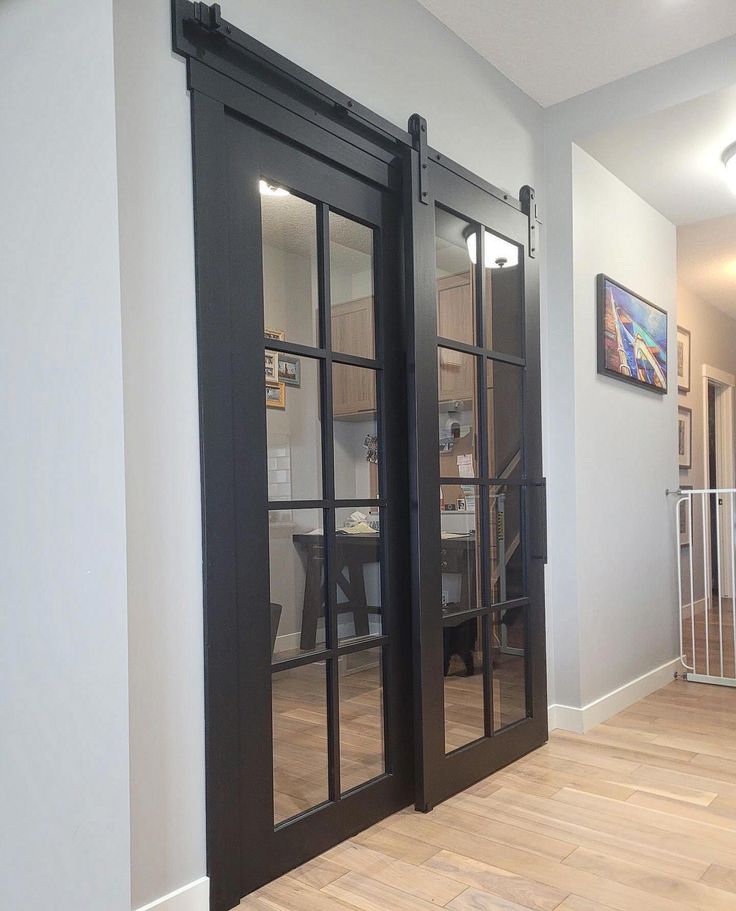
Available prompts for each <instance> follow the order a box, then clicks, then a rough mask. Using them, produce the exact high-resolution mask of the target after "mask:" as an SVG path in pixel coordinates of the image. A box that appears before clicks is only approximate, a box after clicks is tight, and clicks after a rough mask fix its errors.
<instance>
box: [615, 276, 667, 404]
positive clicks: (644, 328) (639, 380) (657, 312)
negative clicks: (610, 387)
mask: <svg viewBox="0 0 736 911" xmlns="http://www.w3.org/2000/svg"><path fill="white" fill-rule="evenodd" d="M598 373H600V374H603V375H604V376H610V377H613V378H614V379H617V380H621V381H622V382H624V383H630V384H631V385H633V386H640V387H642V388H643V389H648V390H650V391H651V392H657V393H659V394H660V395H664V394H665V393H666V392H667V313H666V311H665V310H662V308H661V307H657V306H656V305H655V304H653V303H651V302H650V301H648V300H645V299H644V298H643V297H640V296H639V295H638V294H636V293H635V292H633V291H630V290H629V289H628V288H625V287H624V286H623V285H620V284H619V283H618V282H615V281H613V279H611V278H609V277H608V276H607V275H603V274H601V275H599V276H598Z"/></svg>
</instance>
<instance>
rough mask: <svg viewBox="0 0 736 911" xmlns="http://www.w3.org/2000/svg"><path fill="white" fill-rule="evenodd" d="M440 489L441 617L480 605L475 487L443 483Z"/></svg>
mask: <svg viewBox="0 0 736 911" xmlns="http://www.w3.org/2000/svg"><path fill="white" fill-rule="evenodd" d="M441 489H442V496H443V498H445V499H443V500H441V501H440V527H441V530H442V541H441V542H440V561H441V567H442V616H443V617H449V616H451V615H452V614H457V613H462V612H463V611H468V610H474V609H475V608H476V607H480V604H481V600H480V594H479V590H480V580H481V573H480V566H479V557H480V548H479V546H478V538H479V536H478V533H477V529H478V528H479V522H478V520H477V513H476V500H477V498H476V488H475V487H472V486H464V487H460V486H457V487H456V486H455V485H450V484H444V485H443V486H442V488H441ZM456 495H457V497H456Z"/></svg>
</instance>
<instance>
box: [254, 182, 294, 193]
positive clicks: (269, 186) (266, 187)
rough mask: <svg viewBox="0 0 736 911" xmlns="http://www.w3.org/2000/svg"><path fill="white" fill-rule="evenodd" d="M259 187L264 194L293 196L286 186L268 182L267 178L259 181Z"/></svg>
mask: <svg viewBox="0 0 736 911" xmlns="http://www.w3.org/2000/svg"><path fill="white" fill-rule="evenodd" d="M258 189H259V190H260V191H261V195H262V196H291V193H289V191H288V190H287V189H286V187H277V186H276V184H273V183H267V182H266V181H265V180H259V181H258Z"/></svg>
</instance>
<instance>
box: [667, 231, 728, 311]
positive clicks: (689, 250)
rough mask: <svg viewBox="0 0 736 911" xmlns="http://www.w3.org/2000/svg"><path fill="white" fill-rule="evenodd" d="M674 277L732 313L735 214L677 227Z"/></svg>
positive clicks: (699, 294) (704, 298) (700, 295)
mask: <svg viewBox="0 0 736 911" xmlns="http://www.w3.org/2000/svg"><path fill="white" fill-rule="evenodd" d="M677 279H678V281H679V282H682V284H683V285H685V287H686V288H689V289H690V290H691V291H692V292H693V293H694V294H697V295H698V297H700V298H702V299H703V300H705V301H708V303H710V304H714V305H715V306H716V307H718V308H720V309H721V310H723V311H724V312H725V313H728V315H729V316H736V216H735V215H730V216H727V217H725V218H714V219H711V220H710V221H704V222H699V223H697V224H691V225H682V226H681V227H680V228H678V229H677Z"/></svg>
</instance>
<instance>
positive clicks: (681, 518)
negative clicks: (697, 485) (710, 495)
mask: <svg viewBox="0 0 736 911" xmlns="http://www.w3.org/2000/svg"><path fill="white" fill-rule="evenodd" d="M692 489H693V485H692V484H680V490H692ZM688 507H690V523H689V525H688V515H687V513H688ZM677 518H678V522H679V527H680V547H686V546H687V545H688V544H689V541H688V529H692V527H693V499H692V497H690V501H689V502H688V503H681V504H680V508H679V509H678V511H677Z"/></svg>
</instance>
